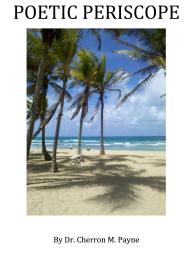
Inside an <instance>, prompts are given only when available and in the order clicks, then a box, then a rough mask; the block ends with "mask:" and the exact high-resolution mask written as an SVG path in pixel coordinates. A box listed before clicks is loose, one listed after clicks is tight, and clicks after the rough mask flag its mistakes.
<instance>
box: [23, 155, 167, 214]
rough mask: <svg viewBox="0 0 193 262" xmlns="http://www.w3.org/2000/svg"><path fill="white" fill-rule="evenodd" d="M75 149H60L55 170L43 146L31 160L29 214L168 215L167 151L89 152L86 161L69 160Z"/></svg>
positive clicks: (29, 171)
mask: <svg viewBox="0 0 193 262" xmlns="http://www.w3.org/2000/svg"><path fill="white" fill-rule="evenodd" d="M74 154H76V153H75V152H74V151H73V150H65V151H61V150H60V151H59V153H58V167H59V172H58V173H56V174H53V173H52V172H51V162H45V161H44V160H43V157H42V156H41V154H40V152H39V151H37V150H36V151H32V154H31V157H30V160H29V161H28V178H27V183H28V185H27V189H28V190H27V213H28V215H164V214H165V152H150V151H147V152H139V151H118V150H117V151H114V150H113V151H110V150H109V151H106V155H105V156H99V155H98V151H94V150H91V151H90V152H87V151H85V152H83V155H85V163H82V164H81V165H78V166H72V165H70V164H69V158H70V156H71V155H74Z"/></svg>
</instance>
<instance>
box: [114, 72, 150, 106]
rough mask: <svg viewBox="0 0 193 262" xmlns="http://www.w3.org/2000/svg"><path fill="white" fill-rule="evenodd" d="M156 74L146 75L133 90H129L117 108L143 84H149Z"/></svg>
mask: <svg viewBox="0 0 193 262" xmlns="http://www.w3.org/2000/svg"><path fill="white" fill-rule="evenodd" d="M154 76H155V73H153V74H149V75H148V76H147V77H145V78H144V79H143V80H142V81H140V82H139V83H138V84H137V85H136V86H135V87H134V88H133V89H132V90H131V91H129V92H128V93H127V94H126V95H125V96H124V97H123V98H122V99H121V100H120V101H119V103H118V105H117V106H116V108H118V107H120V106H121V105H122V104H123V103H125V101H126V100H127V99H128V98H129V97H130V96H131V95H133V94H134V93H135V92H136V91H137V90H139V89H140V88H141V87H142V86H144V85H147V84H148V83H149V81H150V80H151V79H152V78H153V77H154Z"/></svg>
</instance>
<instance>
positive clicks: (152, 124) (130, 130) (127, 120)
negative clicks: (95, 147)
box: [48, 71, 165, 136]
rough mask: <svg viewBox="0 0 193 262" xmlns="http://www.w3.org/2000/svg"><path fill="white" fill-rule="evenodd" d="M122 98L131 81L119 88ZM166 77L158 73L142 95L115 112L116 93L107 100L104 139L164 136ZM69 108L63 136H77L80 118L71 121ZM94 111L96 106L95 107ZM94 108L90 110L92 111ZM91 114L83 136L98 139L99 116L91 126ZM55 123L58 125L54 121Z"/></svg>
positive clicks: (85, 124) (62, 131)
mask: <svg viewBox="0 0 193 262" xmlns="http://www.w3.org/2000/svg"><path fill="white" fill-rule="evenodd" d="M118 87H119V88H120V89H121V90H122V95H124V94H126V93H127V92H128V90H129V88H131V82H130V80H129V79H127V80H124V81H123V82H122V83H120V84H119V86H118ZM163 94H165V76H164V73H163V72H161V71H160V72H159V73H158V74H157V76H156V77H155V78H154V79H153V80H152V82H151V83H150V84H149V85H148V86H146V87H145V88H143V89H142V90H141V91H140V92H138V93H136V94H134V95H133V96H131V97H130V98H129V99H128V100H127V101H126V102H125V104H123V105H122V106H121V107H120V108H118V109H117V110H114V108H115V106H116V104H117V101H118V100H117V93H114V94H113V93H111V96H110V97H109V96H108V97H107V99H105V112H104V127H105V135H164V134H165V98H161V97H160V96H161V95H163ZM68 107H69V104H68V106H67V105H66V106H65V110H64V116H63V120H62V124H61V132H60V133H61V135H63V136H65V135H72V136H76V135H77V134H78V128H79V116H77V117H76V118H75V119H73V120H70V117H71V114H72V112H70V111H67V108H68ZM92 107H94V106H92ZM92 109H93V108H90V111H93V110H92ZM90 116H91V114H90V113H89V115H88V117H87V118H86V119H85V122H84V129H83V135H93V136H97V135H99V134H100V114H98V115H97V116H96V117H95V119H94V120H93V121H92V122H88V119H89V118H90ZM54 122H55V121H54ZM54 126H55V124H54V123H51V124H50V128H48V133H49V134H48V135H53V134H54V130H53V128H54Z"/></svg>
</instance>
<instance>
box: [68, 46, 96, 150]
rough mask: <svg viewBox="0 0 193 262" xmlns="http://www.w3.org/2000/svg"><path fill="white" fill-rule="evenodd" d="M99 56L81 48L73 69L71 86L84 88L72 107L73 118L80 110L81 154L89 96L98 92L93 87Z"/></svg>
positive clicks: (79, 139)
mask: <svg viewBox="0 0 193 262" xmlns="http://www.w3.org/2000/svg"><path fill="white" fill-rule="evenodd" d="M97 61H98V60H97V57H96V56H95V55H94V53H92V52H91V51H89V50H86V49H80V51H79V52H78V54H77V60H76V61H75V63H74V66H73V68H72V70H71V75H72V77H73V81H72V83H71V87H73V86H75V85H78V86H82V88H83V90H82V91H81V92H80V93H79V94H78V95H77V96H76V98H75V100H74V102H73V103H72V105H71V106H70V109H74V108H75V110H74V112H73V115H72V117H71V119H73V118H74V117H76V116H77V115H78V114H79V112H80V126H79V134H78V147H77V153H78V154H81V153H82V152H81V151H82V150H81V139H82V129H83V121H84V119H85V117H86V115H87V113H88V100H89V97H90V96H91V95H92V94H93V92H96V91H95V90H93V89H92V87H93V86H94V83H95V76H96V73H97Z"/></svg>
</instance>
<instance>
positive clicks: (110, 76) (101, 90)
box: [90, 56, 128, 155]
mask: <svg viewBox="0 0 193 262" xmlns="http://www.w3.org/2000/svg"><path fill="white" fill-rule="evenodd" d="M126 77H128V75H127V74H126V72H124V71H123V70H117V71H116V72H111V71H106V57H105V56H102V57H101V59H100V60H98V67H97V74H96V76H95V83H94V85H95V88H96V90H97V92H98V94H99V98H98V102H97V104H96V108H95V113H94V115H93V117H92V118H91V119H90V121H92V120H93V119H94V117H95V116H96V114H97V112H98V110H99V107H101V113H100V122H101V132H100V133H101V134H100V154H101V155H104V154H105V149H104V98H105V95H106V93H107V92H113V91H114V92H118V98H120V96H121V90H120V89H118V88H112V86H114V85H115V84H117V83H118V82H120V81H122V80H124V79H125V78H126Z"/></svg>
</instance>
